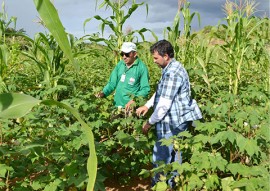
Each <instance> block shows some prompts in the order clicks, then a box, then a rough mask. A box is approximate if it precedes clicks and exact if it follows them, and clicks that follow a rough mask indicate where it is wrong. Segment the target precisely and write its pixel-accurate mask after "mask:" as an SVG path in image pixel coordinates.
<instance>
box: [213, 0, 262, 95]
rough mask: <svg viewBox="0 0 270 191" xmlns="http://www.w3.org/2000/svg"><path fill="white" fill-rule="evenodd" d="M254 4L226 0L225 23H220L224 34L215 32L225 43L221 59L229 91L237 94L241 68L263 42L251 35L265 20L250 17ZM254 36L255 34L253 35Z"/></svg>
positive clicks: (250, 60)
mask: <svg viewBox="0 0 270 191" xmlns="http://www.w3.org/2000/svg"><path fill="white" fill-rule="evenodd" d="M255 7H256V5H255V4H252V3H250V2H249V1H246V3H245V6H243V5H237V4H236V3H233V2H230V1H227V2H226V4H225V10H226V12H227V14H228V16H227V18H226V21H227V25H225V24H223V25H221V26H222V27H223V28H224V29H225V30H226V31H225V36H223V35H222V34H216V36H217V37H218V38H220V39H222V40H223V41H224V42H225V44H224V45H222V46H221V48H222V50H223V52H224V56H223V57H224V58H226V60H225V59H224V60H222V59H223V58H221V61H222V62H223V63H224V64H225V65H224V66H223V67H224V70H225V71H226V73H227V74H228V80H229V82H228V84H229V92H230V93H233V94H235V95H236V94H237V92H238V89H239V83H241V77H242V73H243V68H245V67H246V68H248V66H250V64H249V63H250V62H252V60H253V53H254V50H255V49H257V48H258V46H260V48H259V49H261V48H263V46H265V45H264V43H263V42H262V40H261V38H259V37H258V38H254V37H253V35H254V34H255V33H256V31H257V30H258V29H259V28H260V26H261V25H263V24H264V23H265V22H266V20H264V19H256V18H254V17H251V14H252V10H254V8H255ZM255 36H256V35H255Z"/></svg>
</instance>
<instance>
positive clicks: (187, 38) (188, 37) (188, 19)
mask: <svg viewBox="0 0 270 191" xmlns="http://www.w3.org/2000/svg"><path fill="white" fill-rule="evenodd" d="M181 4H183V6H182V7H181V12H182V15H183V22H184V23H183V24H184V29H183V35H182V37H181V39H180V46H181V47H182V48H181V49H180V50H179V51H180V57H179V58H180V59H181V61H182V63H183V64H186V63H187V60H188V58H189V57H190V55H189V53H190V52H192V51H191V50H192V40H193V39H194V37H195V36H196V33H193V34H192V33H191V23H192V21H193V18H194V16H195V15H197V17H198V21H199V23H200V14H199V13H198V12H193V13H190V9H189V7H190V2H186V1H184V0H183V2H182V3H181Z"/></svg>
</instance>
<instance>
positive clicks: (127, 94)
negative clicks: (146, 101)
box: [102, 57, 150, 107]
mask: <svg viewBox="0 0 270 191" xmlns="http://www.w3.org/2000/svg"><path fill="white" fill-rule="evenodd" d="M114 90H115V95H114V105H115V106H122V107H125V105H126V104H127V103H128V102H129V101H130V100H131V96H132V95H134V96H137V97H138V96H143V97H147V96H148V94H149V91H150V86H149V73H148V69H147V66H146V65H145V64H144V63H143V62H142V60H140V59H139V58H138V57H137V58H136V60H135V62H134V63H133V65H132V66H131V67H130V68H128V67H127V66H126V63H125V62H124V61H123V60H121V61H119V62H118V63H117V65H116V67H115V68H114V70H113V71H112V73H111V76H110V79H109V82H108V83H107V85H106V86H105V87H104V88H103V90H102V91H103V93H104V94H105V96H106V97H107V96H108V95H110V94H111V93H112V92H113V91H114Z"/></svg>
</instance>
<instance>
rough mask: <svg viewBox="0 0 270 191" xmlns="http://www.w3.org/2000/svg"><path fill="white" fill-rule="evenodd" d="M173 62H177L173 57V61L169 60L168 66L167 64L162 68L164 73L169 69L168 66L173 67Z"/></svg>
mask: <svg viewBox="0 0 270 191" xmlns="http://www.w3.org/2000/svg"><path fill="white" fill-rule="evenodd" d="M172 62H175V58H172V59H171V61H170V62H169V64H167V66H166V67H165V68H163V69H162V73H163V74H164V73H165V72H166V71H167V70H168V68H170V67H171V63H172Z"/></svg>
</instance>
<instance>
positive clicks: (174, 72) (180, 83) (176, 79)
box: [154, 59, 202, 127]
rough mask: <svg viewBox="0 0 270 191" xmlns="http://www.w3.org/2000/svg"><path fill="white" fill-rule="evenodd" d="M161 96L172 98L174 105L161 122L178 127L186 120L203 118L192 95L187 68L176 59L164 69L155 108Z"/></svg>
mask: <svg viewBox="0 0 270 191" xmlns="http://www.w3.org/2000/svg"><path fill="white" fill-rule="evenodd" d="M160 97H163V98H166V99H170V100H172V106H171V108H170V109H169V110H168V112H167V113H166V115H165V116H164V118H163V119H162V120H161V121H160V122H159V123H166V124H169V125H170V126H171V125H172V126H173V127H178V126H179V125H180V124H182V123H183V122H186V121H194V120H197V119H201V118H202V114H201V111H200V109H199V107H198V105H197V102H196V101H195V100H194V99H191V97H190V82H189V77H188V73H187V71H186V70H185V68H184V67H183V66H182V65H181V64H180V63H179V62H178V61H176V60H175V59H172V61H171V62H170V63H169V64H168V65H167V66H166V67H165V68H164V69H163V70H162V76H161V79H160V80H159V83H158V87H157V90H156V96H155V100H154V109H155V108H156V106H157V103H158V102H159V99H160Z"/></svg>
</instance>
